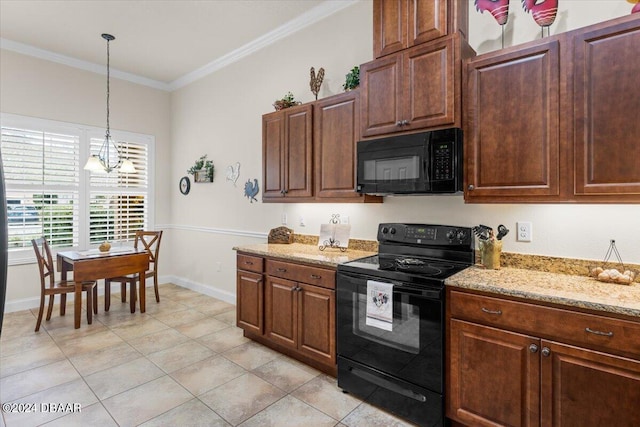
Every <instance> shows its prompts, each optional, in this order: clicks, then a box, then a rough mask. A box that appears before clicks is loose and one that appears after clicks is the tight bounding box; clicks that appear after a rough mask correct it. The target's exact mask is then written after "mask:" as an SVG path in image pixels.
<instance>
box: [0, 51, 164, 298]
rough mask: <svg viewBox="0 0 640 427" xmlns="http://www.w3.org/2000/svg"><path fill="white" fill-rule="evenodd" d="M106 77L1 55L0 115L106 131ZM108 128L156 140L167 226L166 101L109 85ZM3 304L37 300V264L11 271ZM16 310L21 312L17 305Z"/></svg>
mask: <svg viewBox="0 0 640 427" xmlns="http://www.w3.org/2000/svg"><path fill="white" fill-rule="evenodd" d="M105 90H106V77H105V76H103V75H100V74H95V73H91V72H87V71H82V70H78V69H76V68H71V67H67V66H64V65H60V64H57V63H53V62H49V61H44V60H41V59H36V58H33V57H30V56H25V55H21V54H18V53H14V52H10V51H7V50H0V111H1V112H3V113H11V114H19V115H23V116H30V117H37V118H42V119H48V120H56V121H62V122H69V123H77V124H84V125H90V126H100V127H103V126H104V125H105V120H106V117H105V103H106V93H105ZM110 104H111V127H112V129H117V130H124V131H129V132H135V133H142V134H148V135H153V136H154V137H155V161H156V183H155V190H156V194H155V212H156V214H155V220H156V223H157V224H163V223H169V222H170V207H169V203H170V194H171V190H172V189H173V188H175V187H176V186H175V185H174V182H173V181H172V180H171V176H170V175H171V174H170V173H167V171H168V170H170V168H171V166H170V155H171V152H170V148H169V145H170V139H169V138H170V123H169V122H170V120H169V114H170V95H169V93H168V92H163V91H160V90H156V89H151V88H148V87H145V86H140V85H136V84H133V83H129V82H125V81H122V80H117V79H114V78H112V79H111V100H110ZM7 282H8V283H7V304H8V306H9V307H11V303H16V302H18V303H19V302H20V301H21V300H28V301H25V304H32V302H31V300H32V299H33V298H39V295H40V282H39V279H38V267H37V265H36V264H28V265H18V266H10V267H9V270H8V279H7ZM18 306H20V305H19V304H18Z"/></svg>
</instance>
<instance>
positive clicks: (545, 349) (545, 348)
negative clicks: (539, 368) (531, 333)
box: [542, 347, 551, 357]
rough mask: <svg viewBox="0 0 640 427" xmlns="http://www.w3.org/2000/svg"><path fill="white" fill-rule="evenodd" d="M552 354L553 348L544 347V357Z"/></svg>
mask: <svg viewBox="0 0 640 427" xmlns="http://www.w3.org/2000/svg"><path fill="white" fill-rule="evenodd" d="M550 354H551V350H549V347H542V355H543V356H544V357H549V355H550Z"/></svg>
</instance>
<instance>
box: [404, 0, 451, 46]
mask: <svg viewBox="0 0 640 427" xmlns="http://www.w3.org/2000/svg"><path fill="white" fill-rule="evenodd" d="M447 3H452V2H451V0H410V1H409V13H408V20H409V23H408V25H407V36H408V46H407V47H411V46H415V45H417V44H420V43H424V42H428V41H430V40H434V39H437V38H438V37H442V36H446V35H447V12H448V11H449V10H448V4H447Z"/></svg>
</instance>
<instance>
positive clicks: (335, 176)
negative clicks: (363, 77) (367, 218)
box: [313, 90, 382, 203]
mask: <svg viewBox="0 0 640 427" xmlns="http://www.w3.org/2000/svg"><path fill="white" fill-rule="evenodd" d="M359 99H360V97H359V91H358V90H352V91H350V92H345V93H342V94H339V95H335V96H331V97H328V98H324V99H322V100H320V101H318V102H316V103H315V106H314V113H313V120H314V123H313V131H314V137H313V140H314V142H313V145H314V175H315V176H314V182H315V197H316V200H322V201H324V200H326V201H339V202H380V203H381V202H382V198H381V197H376V196H371V195H368V194H367V195H363V194H358V193H356V190H355V188H356V166H357V162H356V144H357V142H358V140H359V139H360V102H359Z"/></svg>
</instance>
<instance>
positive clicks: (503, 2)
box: [475, 0, 509, 25]
mask: <svg viewBox="0 0 640 427" xmlns="http://www.w3.org/2000/svg"><path fill="white" fill-rule="evenodd" d="M475 4H476V10H477V11H478V12H480V13H483V12H484V11H485V10H488V11H489V13H491V15H492V16H493V17H494V18H495V19H496V21H497V22H498V24H500V25H504V24H506V23H507V19H508V18H509V0H475Z"/></svg>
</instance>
